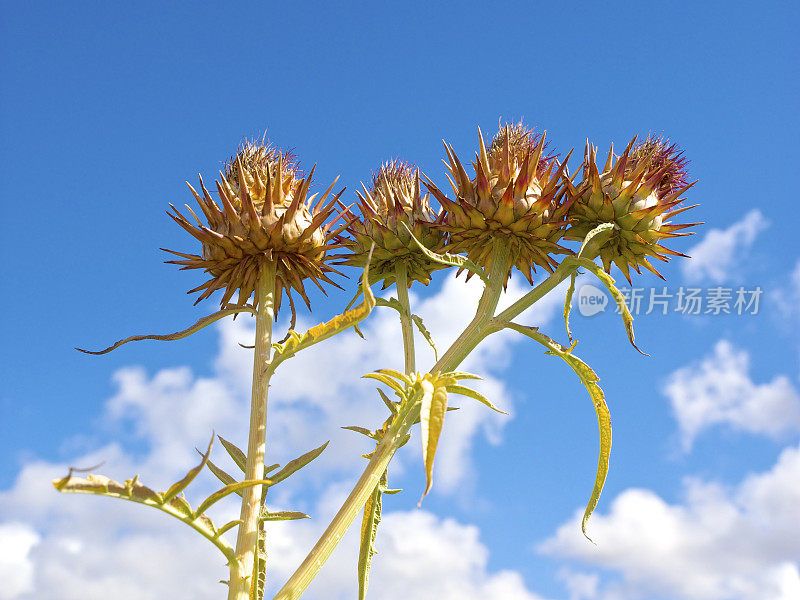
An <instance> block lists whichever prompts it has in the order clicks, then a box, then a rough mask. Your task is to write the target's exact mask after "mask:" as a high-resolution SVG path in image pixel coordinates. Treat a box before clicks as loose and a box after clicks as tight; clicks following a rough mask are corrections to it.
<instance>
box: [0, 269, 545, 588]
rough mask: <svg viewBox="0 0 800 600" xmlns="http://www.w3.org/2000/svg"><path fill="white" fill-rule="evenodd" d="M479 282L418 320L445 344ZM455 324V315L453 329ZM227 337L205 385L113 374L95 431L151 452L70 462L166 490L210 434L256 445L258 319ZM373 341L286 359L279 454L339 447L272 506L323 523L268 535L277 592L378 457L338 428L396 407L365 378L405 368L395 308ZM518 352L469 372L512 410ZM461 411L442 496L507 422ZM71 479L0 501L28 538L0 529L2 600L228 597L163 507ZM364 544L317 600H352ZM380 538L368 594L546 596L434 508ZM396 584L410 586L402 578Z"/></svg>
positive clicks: (200, 489) (446, 443)
mask: <svg viewBox="0 0 800 600" xmlns="http://www.w3.org/2000/svg"><path fill="white" fill-rule="evenodd" d="M476 283H477V282H476ZM476 283H472V282H471V283H470V284H469V285H468V286H464V285H463V282H457V283H456V282H454V281H453V279H452V277H450V278H447V279H446V280H445V282H444V286H443V289H442V290H441V292H439V293H438V294H435V295H433V296H432V297H429V298H426V299H423V300H422V301H419V302H418V306H419V309H418V312H419V313H421V314H422V315H423V316H424V317H425V318H426V319H427V323H428V325H429V327H430V329H431V330H432V332H433V334H434V335H435V336H437V338H438V341H439V344H440V345H441V348H440V349H442V350H443V349H444V346H446V345H447V344H448V343H449V341H450V340H451V339H452V338H454V337H455V334H456V330H457V328H458V327H460V326H463V324H465V323H466V321H467V320H468V319H469V318H470V317H471V312H472V311H473V310H474V305H475V303H476V301H477V293H478V290H477V288H476ZM509 288H510V290H511V293H510V294H509V295H515V296H519V295H520V294H521V293H522V291H523V290H522V288H521V287H520V286H517V285H516V283H514V281H513V280H512V283H511V284H510V286H509ZM506 302H508V300H506ZM549 302H551V304H552V306H551V305H550V304H548V305H543V308H540V309H539V311H540V312H539V314H538V316H537V315H536V314H534V315H531V316H530V318H533V319H537V320H538V321H539V322H541V320H543V319H545V318H547V317H548V315H550V314H553V312H554V310H555V306H556V304H557V301H549ZM548 306H550V308H548ZM542 311H544V312H542ZM444 316H446V317H447V318H446V319H442V317H444ZM439 321H444V324H443V325H442V324H439ZM218 331H219V332H220V338H221V345H220V349H219V353H218V356H217V358H216V361H215V364H214V370H213V372H212V374H211V375H210V376H202V377H201V376H197V375H196V374H194V373H193V372H192V371H191V370H190V369H188V368H186V367H176V368H167V369H163V370H161V371H159V372H157V373H155V374H154V375H152V376H148V374H147V373H146V372H145V371H144V370H143V369H141V368H139V367H129V368H124V369H121V370H119V371H118V372H117V373H115V374H114V382H115V384H116V385H117V392H116V394H115V395H114V396H113V397H112V398H111V399H110V400H109V401H108V403H107V405H106V407H105V412H104V414H103V416H102V419H100V421H99V423H100V426H101V428H105V430H106V431H114V430H117V431H119V430H122V429H124V430H125V431H126V432H129V433H130V434H132V435H133V436H135V437H137V438H139V439H140V440H141V441H143V442H144V445H145V449H144V450H139V451H137V452H129V451H127V450H126V449H124V448H123V447H122V446H120V445H119V444H116V443H111V444H108V445H106V446H104V447H101V448H97V449H94V450H93V451H91V452H88V453H84V454H83V455H80V456H75V457H74V459H73V461H74V464H75V465H76V466H88V465H93V464H97V463H99V462H102V461H105V464H104V465H103V466H102V468H100V469H99V471H100V472H102V473H104V474H107V475H109V476H110V477H112V478H114V479H118V480H123V479H125V478H127V477H130V476H132V475H133V474H135V473H141V475H142V481H143V483H145V484H146V485H149V486H151V487H154V488H156V489H165V488H166V486H168V485H169V484H170V483H172V482H173V481H175V480H176V479H177V478H178V477H180V476H182V475H183V474H184V473H185V471H186V470H187V469H188V468H190V467H191V466H193V465H194V464H196V462H197V454H196V452H195V451H194V447H195V446H198V447H204V446H205V444H206V443H207V440H208V437H209V436H210V432H211V430H212V428H214V429H216V431H217V432H218V433H220V434H222V435H223V436H224V437H227V438H229V439H231V440H232V441H234V442H236V443H238V444H240V445H242V446H244V445H246V444H245V441H246V423H245V417H244V415H246V414H247V410H248V406H249V384H250V378H251V375H250V369H251V364H252V351H248V350H245V349H242V348H241V347H239V346H238V342H239V341H241V342H243V343H249V342H250V339H252V325H251V324H250V323H249V322H248V321H247V320H245V319H241V318H240V319H237V320H236V321H226V322H225V323H224V324H222V325H221V326H220V327H219V329H218ZM364 333H365V334H366V336H367V338H368V342H364V341H363V340H361V339H360V338H358V337H356V336H355V335H354V334H352V333H346V334H344V335H341V336H337V337H336V338H334V339H333V340H329V341H328V342H326V343H325V344H320V345H319V346H317V347H315V348H313V349H311V350H308V351H306V352H304V353H302V354H301V355H299V356H298V357H296V358H293V359H291V360H289V361H287V362H286V363H284V365H282V367H281V369H280V370H279V373H278V375H277V376H276V378H275V379H274V381H273V385H272V386H271V388H270V409H269V416H268V423H269V425H268V427H269V431H268V440H267V446H268V455H269V456H268V460H270V459H271V460H274V461H275V462H282V463H285V462H286V461H287V460H289V459H291V458H294V457H295V456H297V455H298V454H299V453H301V452H305V451H307V450H309V449H310V448H312V447H314V446H315V445H318V444H319V443H321V442H323V441H325V440H326V439H329V438H330V439H332V443H331V444H330V446H329V447H328V449H327V450H326V451H325V452H324V453H323V454H322V456H321V457H320V458H319V459H318V460H317V461H315V463H314V464H313V465H312V466H311V467H309V468H308V469H305V470H303V471H301V472H300V473H299V474H298V477H296V478H293V479H292V480H290V481H288V482H286V483H285V484H281V487H279V488H276V489H275V490H274V494H273V495H272V498H271V504H272V505H273V506H274V507H279V508H288V509H296V510H304V511H306V512H310V513H311V514H312V515H313V516H314V517H315V518H314V520H313V521H303V522H296V523H278V524H275V527H274V530H273V531H272V533H271V536H270V541H269V546H270V552H271V554H272V556H273V567H272V568H273V569H274V571H273V575H272V577H273V581H272V582H271V585H272V584H275V583H277V582H278V581H279V580H280V578H282V577H285V576H287V575H288V574H289V570H290V569H291V568H294V566H296V564H297V563H299V561H300V560H301V559H302V556H303V555H304V554H305V552H306V550H307V548H309V547H310V546H311V544H312V543H313V542H314V541H315V539H316V537H317V536H318V535H319V534H320V533H321V529H322V527H323V526H324V524H325V523H326V519H328V518H329V517H330V516H332V514H333V512H334V511H335V509H336V508H337V507H338V505H339V504H340V503H341V501H342V499H343V497H344V495H346V493H347V491H348V490H349V488H350V486H351V485H352V481H353V478H354V477H355V475H356V474H357V473H358V472H359V471H360V470H361V469H362V468H363V465H364V464H365V463H364V461H363V460H362V459H360V458H358V455H359V454H361V453H363V452H365V451H367V450H369V442H368V440H366V439H365V438H361V437H360V436H358V435H357V434H354V433H352V432H348V431H342V430H341V429H340V427H341V426H342V425H349V424H359V425H364V426H371V427H374V426H377V425H379V424H380V422H381V421H382V420H383V418H384V417H385V414H384V413H385V407H384V406H383V405H382V403H381V402H380V401H379V400H377V398H376V396H375V392H374V390H373V389H372V388H373V386H372V385H371V383H370V382H367V381H364V380H360V379H359V377H360V376H361V375H362V374H364V373H365V372H368V371H369V370H373V369H376V368H380V367H392V366H393V367H398V366H400V364H401V361H402V352H401V351H400V350H399V348H398V344H399V341H400V334H399V325H398V323H397V318H396V314H395V313H394V312H393V311H386V310H383V311H377V312H376V314H375V315H373V316H372V317H371V318H370V320H369V321H368V323H367V324H366V326H365V327H364ZM417 343H418V347H419V349H420V356H421V359H420V363H421V366H422V367H423V368H424V366H425V365H426V364H430V362H431V360H432V356H431V355H430V354H428V353H427V352H428V351H426V350H425V342H424V340H423V339H422V338H421V337H420V338H419V339H418V342H417ZM509 343H511V342H510V338H509V337H508V336H505V335H495V336H493V337H492V338H490V339H488V340H486V342H485V343H484V344H483V345H482V346H481V347H480V348H479V350H478V351H477V352H476V353H475V355H476V357H475V358H474V359H471V360H470V361H469V362H468V363H467V364H466V365H464V368H466V369H474V370H476V371H479V372H481V373H482V374H483V375H485V376H486V379H485V380H484V381H483V382H481V385H482V386H483V387H482V390H483V392H484V393H486V394H487V395H489V396H490V397H491V398H492V399H493V400H494V401H495V402H496V403H497V404H499V405H501V406H503V407H504V408H510V407H511V404H512V402H511V398H510V397H509V394H508V391H507V390H506V388H505V387H504V386H503V384H502V383H501V382H500V381H499V380H498V379H496V378H494V377H492V374H493V373H497V372H498V371H499V370H501V369H502V367H503V366H504V364H505V360H504V355H505V353H506V350H507V346H508V344H509ZM460 404H461V405H462V406H463V409H462V410H461V411H458V412H456V413H452V415H451V416H450V417H449V418H448V423H447V425H446V430H445V433H444V436H443V439H442V443H441V445H440V451H439V457H438V463H439V464H437V473H436V477H437V487H435V488H434V489H435V492H434V493H449V492H452V491H454V490H455V489H457V486H459V485H462V486H463V484H464V480H465V476H466V475H467V473H469V471H470V465H471V461H470V453H471V449H472V445H473V441H474V439H475V437H476V436H478V435H485V436H486V437H487V438H488V439H489V440H490V441H497V440H498V438H499V434H500V432H501V430H502V427H503V425H504V423H506V422H508V419H509V417H501V416H498V415H496V414H495V413H492V412H491V411H488V410H487V409H485V407H483V406H481V405H479V404H477V403H474V404H473V403H471V401H467V400H465V401H463V402H461V403H460ZM95 434H96V435H101V432H99V431H96V432H95ZM409 446H411V445H409ZM414 448H416V446H414ZM414 453H416V454H417V455H414ZM411 454H412V457H411V458H412V459H413V460H414V466H415V467H416V468H418V469H419V470H420V471H421V466H420V465H418V464H417V463H418V461H419V457H418V450H412V452H411ZM214 456H215V460H217V461H219V462H220V463H222V465H223V466H225V467H226V468H228V467H229V466H230V463H229V462H228V461H226V460H225V454H224V452H222V451H221V450H220V448H219V446H218V447H217V450H216V451H215V454H214ZM403 460H406V461H407V458H406V459H403V457H400V462H398V463H397V464H395V463H393V467H392V468H393V471H394V472H395V473H398V472H402V470H403V469H404V468H406V465H405V464H404V463H403ZM65 472H66V465H63V464H50V463H46V462H32V463H28V464H27V465H26V466H25V467H24V468H23V469H22V471H21V472H20V474H19V475H18V477H17V479H16V481H15V483H14V485H13V486H12V487H11V488H10V489H8V490H4V491H0V514H3V515H4V518H6V519H10V520H11V522H12V523H15V525H13V526H12V525H8V527H16V528H17V529H15V530H12V529H8V530H6V529H0V548H3V550H5V549H6V547H8V548H12V551H13V559H7V557H6V556H5V554H0V565H2V567H0V569H6V568H11V569H12V570H13V577H11V578H10V579H9V578H6V579H5V580H4V584H3V586H0V587H2V588H3V591H2V592H0V593H5V594H6V596H5V597H3V596H0V598H3V600H5V598H9V599H10V598H14V599H15V600H28V599H31V598H36V599H37V600H56V599H59V600H62V599H66V600H71V599H72V598H82V599H87V600H92V599H95V598H96V599H98V600H99V599H100V598H106V597H109V596H110V595H113V596H114V597H115V598H118V599H119V600H128V599H130V600H133V599H134V598H135V599H137V600H138V599H139V598H154V597H169V598H176V599H177V600H181V599H183V598H186V599H187V600H189V599H191V600H204V599H205V598H208V599H209V600H210V599H211V598H218V597H220V594H221V593H223V589H222V586H221V585H218V584H216V583H215V582H216V581H217V580H219V579H224V578H225V577H226V575H227V573H226V569H225V568H224V566H223V561H221V560H220V558H221V557H220V556H219V555H218V552H217V550H215V549H214V548H213V546H211V545H210V544H208V543H207V542H204V541H203V540H201V539H200V537H199V536H197V535H196V534H195V533H194V532H192V531H191V530H189V529H188V528H187V527H186V526H185V525H183V524H181V523H179V522H177V521H174V520H171V519H169V518H168V517H166V516H165V515H163V514H161V513H159V512H157V511H155V510H152V509H148V508H145V507H142V506H138V505H134V504H131V503H126V502H122V501H117V500H111V499H107V498H94V497H90V496H77V495H76V496H68V495H60V494H57V493H56V492H55V490H54V489H53V487H52V485H51V483H50V481H51V480H52V479H54V478H57V477H61V476H63V475H64V474H65ZM217 487H219V486H218V483H217V482H215V481H213V479H212V478H211V477H210V476H208V475H207V474H206V475H204V476H201V477H199V478H198V480H197V481H196V482H195V484H193V485H192V488H191V489H190V493H189V494H188V496H189V499H190V501H192V503H193V504H196V503H197V502H198V500H199V499H201V498H202V497H203V496H204V495H205V494H208V493H210V492H211V491H213V489H216V488H217ZM301 490H302V491H301ZM407 493H411V490H409V491H408V492H407ZM311 498H318V499H319V500H318V501H317V502H314V501H313V500H311ZM387 504H388V502H387ZM212 516H213V517H214V518H215V521H216V522H217V523H218V524H219V523H224V522H226V521H228V520H230V519H234V518H237V517H238V508H237V506H236V503H235V502H233V501H232V500H231V501H230V502H222V503H220V504H219V505H218V506H217V507H215V512H214V514H212ZM4 527H5V526H4ZM355 529H357V527H356V528H355ZM356 535H357V532H355V533H351V535H350V536H349V538H346V540H345V541H346V543H344V544H343V548H341V549H339V551H338V552H337V553H336V554H335V555H334V557H333V558H332V564H331V565H329V566H328V567H327V568H326V569H324V570H323V574H322V575H321V580H320V581H321V583H320V584H318V587H317V590H318V591H317V592H314V593H316V594H317V595H316V596H314V595H313V593H312V594H310V595H309V596H308V598H309V600H313V599H314V598H315V597H316V598H317V599H318V600H323V599H324V600H333V599H336V598H342V599H344V598H351V597H352V596H353V590H354V585H355V547H356V538H355V536H356ZM380 535H381V536H382V537H381V538H379V543H380V544H381V552H382V554H381V556H380V557H379V558H378V559H376V561H375V563H376V566H375V574H374V576H373V592H372V594H371V596H372V597H374V598H376V600H380V599H381V598H383V599H384V600H392V599H394V598H397V599H400V598H405V597H409V596H408V595H410V597H414V598H420V599H423V600H424V599H425V598H434V597H435V598H436V599H437V600H449V599H450V598H453V599H455V598H459V599H461V598H466V599H471V598H475V599H476V600H477V599H478V598H486V599H489V600H501V599H503V600H505V599H508V600H536V599H537V598H538V597H537V596H535V595H534V594H533V593H531V592H530V591H528V590H527V589H526V587H525V585H524V583H523V581H522V578H521V576H520V575H519V574H518V573H515V572H510V571H500V572H490V571H489V570H488V567H487V562H488V549H487V548H486V547H485V546H484V545H483V544H482V543H481V542H480V540H479V539H478V531H477V529H475V528H474V527H472V526H469V525H462V524H459V523H456V522H454V521H452V520H440V519H439V518H437V517H435V516H433V515H431V514H430V513H427V512H424V511H415V512H413V513H391V512H387V513H386V515H385V517H384V527H382V529H381V534H380ZM14 536H16V537H14ZM26 536H27V537H26ZM348 539H349V540H350V541H349V542H348V541H347V540H348ZM440 552H446V554H447V556H446V557H445V556H443V555H440ZM9 560H11V562H10V563H9V562H8V561H9ZM3 561H5V562H3ZM14 561H16V562H14ZM7 564H10V565H11V566H10V567H6V565H7ZM381 565H382V566H381ZM3 573H4V571H3ZM423 575H424V576H430V577H433V578H434V579H435V581H434V583H433V584H430V585H427V584H425V583H424V581H423V580H422V577H423ZM398 577H403V578H404V581H402V582H398V581H397V578H398ZM380 582H383V583H380ZM14 586H16V587H14ZM426 594H428V595H426Z"/></svg>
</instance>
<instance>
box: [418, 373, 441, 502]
mask: <svg viewBox="0 0 800 600" xmlns="http://www.w3.org/2000/svg"><path fill="white" fill-rule="evenodd" d="M422 386H423V394H422V400H421V407H420V426H421V429H422V462H423V463H424V464H425V491H424V492H423V494H422V497H421V498H420V499H419V504H418V505H422V500H423V498H425V496H427V495H428V492H430V491H431V487H433V460H434V458H435V456H436V448H437V446H438V445H439V435H440V434H441V433H442V426H443V425H444V415H445V413H446V412H447V390H446V389H445V388H444V387H434V385H433V384H432V383H431V382H430V381H427V380H423V382H422Z"/></svg>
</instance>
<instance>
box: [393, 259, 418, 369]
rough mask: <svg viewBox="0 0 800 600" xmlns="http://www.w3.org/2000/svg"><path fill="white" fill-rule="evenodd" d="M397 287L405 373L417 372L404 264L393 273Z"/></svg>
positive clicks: (398, 266)
mask: <svg viewBox="0 0 800 600" xmlns="http://www.w3.org/2000/svg"><path fill="white" fill-rule="evenodd" d="M394 275H395V281H396V285H397V299H398V300H399V301H400V304H401V306H402V307H403V311H404V312H401V313H400V327H401V329H402V330H403V355H404V356H405V368H406V373H414V372H415V371H416V370H417V367H416V360H415V353H414V324H413V323H412V322H411V304H410V303H409V301H408V270H407V267H406V265H405V263H399V264H398V265H397V267H396V268H395V271H394Z"/></svg>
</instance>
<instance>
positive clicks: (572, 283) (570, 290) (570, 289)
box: [564, 273, 575, 342]
mask: <svg viewBox="0 0 800 600" xmlns="http://www.w3.org/2000/svg"><path fill="white" fill-rule="evenodd" d="M574 293H575V273H573V274H572V275H571V276H570V278H569V287H568V288H567V297H566V299H565V300H564V327H566V329H567V337H568V338H569V341H570V342H571V341H572V331H570V329H569V313H570V311H571V310H572V295H573V294H574Z"/></svg>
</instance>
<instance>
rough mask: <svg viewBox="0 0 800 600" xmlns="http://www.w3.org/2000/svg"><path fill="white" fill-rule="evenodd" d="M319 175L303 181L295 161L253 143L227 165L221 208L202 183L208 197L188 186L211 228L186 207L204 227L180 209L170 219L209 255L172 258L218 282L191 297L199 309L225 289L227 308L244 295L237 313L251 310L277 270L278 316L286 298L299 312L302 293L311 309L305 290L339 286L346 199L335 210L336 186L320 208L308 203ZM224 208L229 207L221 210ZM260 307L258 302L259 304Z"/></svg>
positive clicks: (219, 187) (200, 288)
mask: <svg viewBox="0 0 800 600" xmlns="http://www.w3.org/2000/svg"><path fill="white" fill-rule="evenodd" d="M313 174H314V169H311V172H310V173H309V174H308V176H307V177H305V178H302V177H300V176H299V172H298V168H297V164H296V162H295V160H294V159H293V157H291V156H290V155H288V154H285V153H281V152H280V151H278V150H276V149H275V148H273V147H272V146H271V145H269V144H264V143H263V142H262V143H256V142H246V143H245V144H244V145H243V146H242V147H240V148H239V151H238V152H237V154H236V155H235V156H233V157H232V158H231V159H230V160H229V161H228V162H227V163H226V165H225V169H224V173H223V172H220V179H219V180H218V181H217V182H216V188H217V195H218V196H219V201H220V204H217V202H215V201H214V200H213V199H212V197H211V194H209V192H208V190H207V189H206V187H205V185H204V183H203V179H202V177H200V189H201V190H202V192H203V194H202V196H201V195H200V194H198V193H197V191H195V189H194V188H193V187H192V186H191V185H190V184H189V183H188V182H187V185H189V189H190V190H191V191H192V194H193V195H194V197H195V200H197V204H198V205H199V206H200V209H201V210H202V212H203V215H204V216H205V219H206V221H207V224H204V223H203V222H202V221H201V220H200V219H199V218H198V217H197V215H196V214H195V213H194V211H193V210H192V209H191V208H190V207H189V205H188V204H187V205H185V206H186V209H187V210H188V211H189V213H191V215H192V217H194V221H196V223H192V222H190V220H189V219H188V218H186V217H184V216H183V215H182V214H181V213H180V212H179V211H178V210H177V209H176V208H175V206H173V205H172V204H170V206H171V207H172V211H173V212H172V213H170V212H167V214H168V215H169V216H170V217H172V219H174V220H175V222H177V223H178V225H180V226H181V227H183V228H184V229H185V230H186V231H187V232H189V233H190V234H191V235H192V236H193V237H195V238H196V239H197V240H199V241H200V242H201V243H202V253H201V254H199V255H198V254H185V253H182V252H176V251H174V250H167V252H170V253H172V254H175V255H177V256H179V257H181V259H182V260H174V261H168V262H170V263H172V264H178V265H182V267H183V268H184V269H203V270H205V271H206V272H207V273H209V275H211V279H209V280H208V281H206V282H205V283H203V284H202V285H200V286H198V287H196V288H194V289H193V290H190V291H189V293H194V292H200V295H199V297H198V298H197V301H196V302H195V304H197V302H200V301H201V300H203V299H205V298H208V297H209V296H210V295H211V294H212V293H213V292H214V291H216V290H220V289H224V290H225V291H224V293H223V295H222V299H221V304H222V306H225V305H227V304H228V303H229V301H230V300H231V298H232V297H233V295H234V294H235V293H236V292H237V291H238V297H237V300H236V304H237V305H243V304H245V303H246V302H247V301H248V299H249V298H250V296H251V294H252V293H253V290H254V289H255V286H256V278H257V276H258V273H259V270H260V267H261V265H262V264H263V263H264V262H265V261H270V262H273V263H275V265H276V273H277V277H276V283H275V314H276V317H277V313H278V309H279V308H280V305H281V298H282V295H283V291H284V290H286V294H287V296H288V297H289V302H290V303H291V304H292V309H293V310H294V302H293V300H292V296H291V290H292V289H294V290H295V291H297V292H298V293H299V294H300V296H301V297H302V298H303V300H304V301H305V303H306V305H309V308H310V304H309V300H308V296H307V295H306V291H305V288H304V286H303V280H304V279H311V281H313V282H314V283H315V284H316V285H317V286H318V287H319V288H320V289H321V290H322V291H323V293H324V291H325V290H324V289H323V288H322V285H321V284H320V280H322V281H324V282H327V283H330V284H332V285H335V286H336V287H339V286H338V285H336V284H335V283H334V282H333V281H331V280H330V279H329V278H328V276H327V273H330V272H336V273H338V271H336V270H335V269H334V268H333V267H331V266H330V265H329V264H327V261H328V260H329V258H330V256H328V255H327V251H328V250H329V249H331V248H332V247H335V245H334V244H332V243H331V242H332V240H333V238H334V237H335V236H336V235H337V234H338V232H332V231H329V229H330V228H331V226H332V224H333V221H329V218H330V217H331V215H333V214H334V211H335V208H336V205H337V203H338V199H339V196H340V195H341V192H339V194H336V195H335V196H334V197H333V199H331V200H330V201H329V202H327V204H326V203H325V200H326V198H327V197H328V195H329V194H330V192H331V190H332V189H333V186H334V185H335V183H336V181H335V180H334V182H333V183H332V184H331V185H330V187H329V188H328V189H327V190H326V191H325V193H323V194H322V196H321V197H319V199H318V200H316V201H315V199H316V197H317V194H314V195H312V196H310V197H309V196H308V188H309V186H310V184H311V178H312V176H313ZM220 205H221V206H220ZM256 303H257V301H256Z"/></svg>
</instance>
